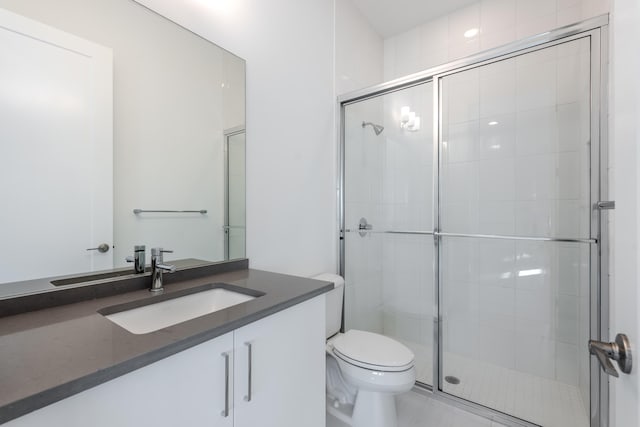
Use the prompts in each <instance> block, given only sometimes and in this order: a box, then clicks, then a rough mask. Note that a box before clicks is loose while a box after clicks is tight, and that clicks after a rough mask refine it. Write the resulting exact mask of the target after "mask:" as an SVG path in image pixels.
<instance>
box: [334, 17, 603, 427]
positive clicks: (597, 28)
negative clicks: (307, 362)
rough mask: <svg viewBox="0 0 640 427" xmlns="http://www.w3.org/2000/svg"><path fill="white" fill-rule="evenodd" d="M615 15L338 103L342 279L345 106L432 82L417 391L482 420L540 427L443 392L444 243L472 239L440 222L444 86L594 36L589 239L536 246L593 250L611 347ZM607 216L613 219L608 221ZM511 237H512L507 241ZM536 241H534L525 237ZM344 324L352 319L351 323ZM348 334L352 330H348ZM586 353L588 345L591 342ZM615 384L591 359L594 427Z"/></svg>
mask: <svg viewBox="0 0 640 427" xmlns="http://www.w3.org/2000/svg"><path fill="white" fill-rule="evenodd" d="M608 24H609V17H608V15H603V16H599V17H596V18H592V19H588V20H585V21H582V22H579V23H576V24H573V25H568V26H565V27H562V28H559V29H556V30H554V31H550V32H546V33H543V34H540V35H537V36H533V37H529V38H527V39H523V40H520V41H517V42H513V43H510V44H507V45H505V46H502V47H499V48H495V49H491V50H488V51H486V52H481V53H479V54H476V55H473V56H470V57H467V58H464V59H461V60H457V61H453V62H451V63H448V64H445V65H441V66H438V67H435V68H431V69H428V70H425V71H422V72H419V73H415V74H411V75H409V76H406V77H402V78H399V79H395V80H392V81H389V82H386V83H382V84H379V85H376V86H373V87H370V88H365V89H362V90H358V91H355V92H351V93H348V94H345V95H342V96H340V97H338V103H339V106H340V108H339V117H338V120H339V126H338V130H339V149H338V192H337V197H338V203H337V204H338V225H339V243H338V244H339V251H338V253H339V260H338V261H339V267H340V274H341V275H343V276H344V274H345V233H346V232H347V224H345V211H344V210H345V199H344V197H345V191H344V184H345V182H344V177H345V156H344V153H345V135H344V128H345V107H346V106H348V105H349V104H353V103H357V102H360V101H364V100H366V99H370V98H375V97H379V96H381V95H385V94H388V93H392V92H395V91H399V90H403V89H407V88H410V87H413V86H416V85H420V84H423V83H427V82H433V96H434V99H433V102H434V117H433V120H434V124H433V129H434V135H433V150H434V168H433V170H434V177H433V185H434V189H433V190H434V192H433V194H434V201H433V209H434V216H433V218H434V224H433V231H432V232H427V233H422V234H433V236H434V245H435V252H434V276H435V277H434V294H435V295H434V311H433V312H434V341H433V342H434V359H433V361H434V362H433V369H434V375H433V382H434V383H433V385H432V386H428V385H426V384H421V383H417V384H416V390H417V391H419V392H424V393H433V397H435V398H437V399H440V400H443V401H446V402H447V403H450V404H452V405H454V406H456V407H459V408H462V409H465V410H467V411H469V412H472V413H475V414H478V415H480V416H483V417H485V418H489V419H492V420H495V421H497V422H500V423H503V424H506V425H509V426H525V427H534V426H535V424H532V423H530V422H527V421H524V420H522V419H519V418H516V417H513V416H511V415H508V414H505V413H502V412H499V411H497V410H494V409H491V408H488V407H485V406H482V405H480V404H477V403H474V402H471V401H468V400H465V399H462V398H459V397H456V396H453V395H451V394H448V393H445V392H444V391H442V386H443V380H444V378H443V372H442V365H443V363H442V362H443V345H442V343H443V331H442V323H443V318H442V312H441V310H442V292H441V289H440V288H441V286H442V277H441V268H440V261H441V260H440V247H439V246H440V245H441V240H442V237H443V236H450V237H464V235H460V234H453V233H443V232H442V231H441V221H440V211H441V209H440V181H441V176H440V171H441V168H442V164H441V162H442V158H441V150H440V146H441V142H442V141H441V135H440V129H441V125H442V123H441V111H442V102H441V87H440V86H441V79H442V78H443V77H446V76H448V75H451V74H453V73H458V72H461V71H465V70H468V69H472V68H476V67H480V66H483V65H487V64H491V63H494V62H497V61H501V60H504V59H508V58H513V57H516V56H520V55H523V54H527V53H530V52H534V51H537V50H540V49H544V48H547V47H551V46H554V45H558V44H561V43H564V42H568V41H571V40H576V39H581V38H584V37H589V39H590V42H591V70H590V71H591V105H590V107H591V108H590V119H591V129H590V130H591V174H590V175H591V182H590V187H591V204H592V209H591V213H592V214H591V223H590V238H589V239H563V238H560V239H549V238H531V239H530V240H545V241H561V242H576V243H582V244H585V243H586V244H590V246H591V251H590V253H591V255H590V265H591V272H590V307H591V310H590V325H589V327H590V338H591V339H596V340H602V341H609V336H608V330H609V282H608V276H609V230H608V225H607V221H606V219H607V218H606V217H603V213H602V212H601V210H600V209H597V208H596V207H595V206H594V204H595V203H596V202H598V201H601V200H608V184H609V183H608V178H607V171H608V157H609V156H608V150H609V148H608V138H607V135H608V133H607V131H608V127H607V118H608V110H607V107H608V103H607V99H608V71H607V70H608V58H609V52H608V44H609V41H608ZM604 215H606V214H604ZM474 237H483V238H505V237H504V236H491V235H482V236H479V235H474ZM507 238H510V237H507ZM523 239H525V240H529V238H523ZM343 318H344V316H343ZM343 327H344V323H343ZM583 349H584V351H588V350H587V343H584V346H583ZM608 381H609V377H608V376H607V375H606V374H604V373H602V372H601V371H600V368H599V365H598V363H597V362H596V361H595V360H594V358H593V357H590V398H591V402H590V413H589V417H590V427H608V425H609V388H608Z"/></svg>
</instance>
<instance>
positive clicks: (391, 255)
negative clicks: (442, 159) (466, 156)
mask: <svg viewBox="0 0 640 427" xmlns="http://www.w3.org/2000/svg"><path fill="white" fill-rule="evenodd" d="M432 122H433V91H432V84H431V83H430V82H429V83H424V84H421V85H418V86H414V87H411V88H408V89H403V90H400V91H396V92H393V93H389V94H386V95H384V96H379V97H374V98H371V99H368V100H366V101H360V102H356V103H352V104H349V105H347V106H345V109H344V120H343V123H344V132H345V133H344V164H345V168H344V170H345V175H344V182H343V191H344V224H345V230H344V233H343V239H344V242H343V244H344V254H345V256H344V260H345V261H344V262H345V264H344V268H343V271H344V276H345V282H346V283H345V328H346V329H361V330H366V331H371V332H376V333H381V334H384V335H386V336H389V337H392V338H394V339H396V340H398V341H400V342H402V343H404V344H405V345H407V346H408V347H409V348H410V349H411V350H412V351H413V352H414V354H415V355H416V370H417V377H418V378H417V379H418V381H419V382H421V383H424V384H432V378H433V331H434V326H433V325H434V323H433V306H434V298H433V293H434V290H433V283H434V272H433V260H434V241H433V220H432V218H433V163H434V162H433V157H434V156H433V151H434V145H433V127H432Z"/></svg>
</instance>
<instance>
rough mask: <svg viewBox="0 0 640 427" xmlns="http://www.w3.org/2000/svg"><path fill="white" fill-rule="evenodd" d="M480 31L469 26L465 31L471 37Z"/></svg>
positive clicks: (467, 36)
mask: <svg viewBox="0 0 640 427" xmlns="http://www.w3.org/2000/svg"><path fill="white" fill-rule="evenodd" d="M479 32H480V30H479V29H477V28H469V29H468V30H467V31H465V32H464V36H465V37H466V38H468V39H470V38H472V37H475V36H477V35H478V33H479Z"/></svg>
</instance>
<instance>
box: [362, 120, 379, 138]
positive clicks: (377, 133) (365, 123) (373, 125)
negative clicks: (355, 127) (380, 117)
mask: <svg viewBox="0 0 640 427" xmlns="http://www.w3.org/2000/svg"><path fill="white" fill-rule="evenodd" d="M367 125H371V127H372V128H373V131H374V132H375V133H376V135H380V134H381V133H382V131H383V130H384V126H380V125H377V124H375V123H371V122H362V127H365V126H367Z"/></svg>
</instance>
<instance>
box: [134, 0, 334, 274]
mask: <svg viewBox="0 0 640 427" xmlns="http://www.w3.org/2000/svg"><path fill="white" fill-rule="evenodd" d="M139 2H140V3H143V4H145V5H147V6H148V7H151V8H153V9H154V10H157V11H159V12H160V13H162V14H164V15H166V16H168V17H170V18H172V19H174V20H175V21H177V22H178V23H181V24H183V25H185V26H187V27H188V28H190V29H192V30H194V31H195V32H197V33H198V34H200V35H202V36H203V37H205V38H208V39H209V40H211V41H213V42H214V43H217V44H219V45H220V46H224V48H226V49H229V50H230V51H231V52H233V53H235V54H237V55H239V56H240V57H242V58H244V59H245V60H246V61H247V256H248V257H249V258H250V260H251V266H252V267H253V268H260V269H266V270H272V271H279V272H283V273H296V274H301V275H310V274H314V273H319V272H321V271H335V269H336V257H337V255H336V249H337V243H336V242H337V239H336V235H337V232H336V219H335V218H336V215H335V212H336V196H335V194H336V193H335V118H334V112H335V110H334V96H333V93H334V80H333V73H334V69H333V2H330V1H325V0H310V1H304V2H299V1H295V0H274V1H268V2H266V1H262V0H244V1H240V0H238V1H233V2H232V1H221V2H205V1H202V0H185V1H182V2H176V1H173V0H140V1H139Z"/></svg>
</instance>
